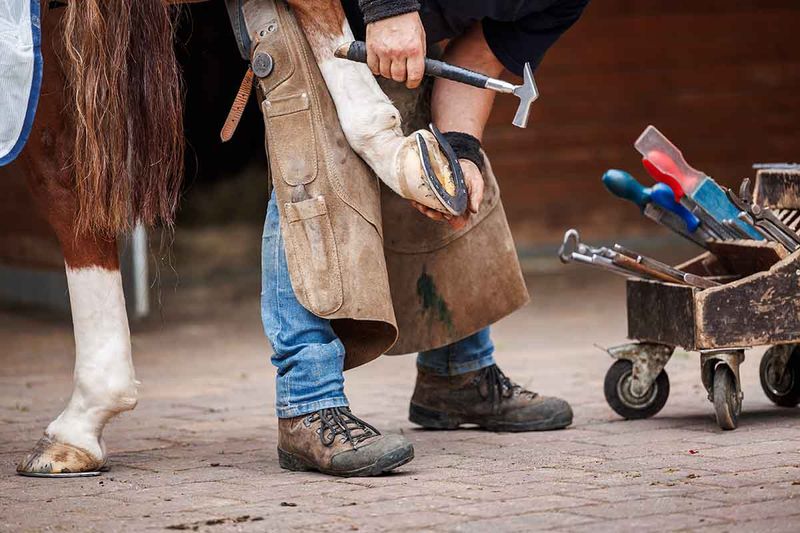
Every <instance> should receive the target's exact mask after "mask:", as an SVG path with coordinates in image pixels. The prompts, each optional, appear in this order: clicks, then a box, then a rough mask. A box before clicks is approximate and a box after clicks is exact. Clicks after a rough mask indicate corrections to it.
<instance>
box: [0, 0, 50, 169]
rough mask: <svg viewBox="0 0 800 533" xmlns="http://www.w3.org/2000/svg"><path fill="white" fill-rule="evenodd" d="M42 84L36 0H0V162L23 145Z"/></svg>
mask: <svg viewBox="0 0 800 533" xmlns="http://www.w3.org/2000/svg"><path fill="white" fill-rule="evenodd" d="M41 84H42V53H41V20H40V11H39V0H0V166H3V165H6V164H8V163H10V162H11V161H13V160H14V159H15V158H16V157H17V156H18V155H19V153H20V152H21V151H22V148H23V147H24V146H25V141H26V140H27V139H28V134H29V133H30V131H31V126H32V125H33V117H34V115H35V113H36V104H37V102H38V100H39V90H40V89H41Z"/></svg>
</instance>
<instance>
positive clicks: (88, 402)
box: [45, 266, 136, 460]
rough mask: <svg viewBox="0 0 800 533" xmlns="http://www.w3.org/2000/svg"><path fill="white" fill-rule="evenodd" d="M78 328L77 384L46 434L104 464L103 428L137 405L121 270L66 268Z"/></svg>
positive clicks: (74, 324) (76, 353)
mask: <svg viewBox="0 0 800 533" xmlns="http://www.w3.org/2000/svg"><path fill="white" fill-rule="evenodd" d="M67 282H68V285H69V295H70V306H71V308H72V321H73V326H74V328H75V375H74V379H75V386H74V389H73V392H72V397H71V398H70V400H69V403H68V404H67V407H66V408H65V409H64V411H63V412H62V413H61V414H60V415H59V416H58V418H56V419H55V420H54V421H53V422H52V423H51V424H50V425H49V426H48V427H47V431H46V432H45V433H46V435H47V436H48V437H49V438H50V439H51V440H53V441H56V442H60V443H65V444H69V445H72V446H75V447H77V448H80V449H82V450H85V451H86V452H88V453H89V454H90V455H92V456H93V457H94V458H96V459H99V460H105V457H106V453H105V446H104V444H103V438H102V434H103V427H104V426H105V424H106V422H108V420H109V419H110V418H111V417H113V416H114V415H116V414H118V413H121V412H123V411H127V410H130V409H133V408H134V407H135V406H136V380H135V376H134V370H133V361H132V359H131V340H130V331H129V329H128V316H127V314H126V311H125V296H124V295H123V292H122V277H121V276H120V272H119V270H106V269H104V268H100V267H88V268H78V269H72V268H69V266H68V267H67Z"/></svg>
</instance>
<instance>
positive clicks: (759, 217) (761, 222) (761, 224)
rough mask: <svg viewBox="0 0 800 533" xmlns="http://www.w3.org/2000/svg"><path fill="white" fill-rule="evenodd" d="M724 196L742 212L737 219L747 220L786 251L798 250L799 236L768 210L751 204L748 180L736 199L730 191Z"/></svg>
mask: <svg viewBox="0 0 800 533" xmlns="http://www.w3.org/2000/svg"><path fill="white" fill-rule="evenodd" d="M726 195H727V196H728V199H729V200H730V201H731V203H732V204H734V205H735V206H736V207H737V208H738V209H741V210H742V212H741V213H740V214H739V218H741V219H749V221H750V223H751V224H753V225H754V226H755V227H756V228H757V229H759V230H761V231H763V232H764V233H767V234H768V235H770V236H771V237H772V239H771V240H775V241H777V242H779V243H780V244H782V245H783V247H784V248H786V249H787V250H788V251H790V252H794V251H796V250H798V249H800V236H798V235H797V233H795V231H794V230H792V229H791V228H790V227H788V226H787V225H786V224H784V223H783V221H781V219H780V218H778V217H777V216H775V214H774V213H773V212H772V211H771V210H770V209H769V208H766V207H761V206H760V205H758V204H756V203H754V202H753V194H752V191H751V189H750V180H749V179H745V180H744V181H742V185H741V186H740V187H739V196H738V197H737V196H736V195H735V194H734V193H733V191H731V190H730V189H728V190H727V191H726ZM743 213H746V216H742V214H743Z"/></svg>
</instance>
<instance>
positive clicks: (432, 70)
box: [336, 41, 492, 89]
mask: <svg viewBox="0 0 800 533" xmlns="http://www.w3.org/2000/svg"><path fill="white" fill-rule="evenodd" d="M336 57H343V58H345V59H349V60H350V61H357V62H359V63H366V62H367V43H365V42H364V41H353V42H352V43H350V46H349V48H347V49H346V52H343V51H342V48H340V49H339V50H337V51H336ZM425 75H427V76H434V77H437V78H444V79H447V80H452V81H457V82H460V83H466V84H467V85H472V86H473V87H478V88H480V89H485V88H486V84H487V83H488V82H489V81H490V80H491V79H492V78H490V77H489V76H486V75H484V74H480V73H479V72H475V71H474V70H469V69H466V68H463V67H457V66H455V65H450V64H448V63H445V62H444V61H438V60H436V59H430V58H425Z"/></svg>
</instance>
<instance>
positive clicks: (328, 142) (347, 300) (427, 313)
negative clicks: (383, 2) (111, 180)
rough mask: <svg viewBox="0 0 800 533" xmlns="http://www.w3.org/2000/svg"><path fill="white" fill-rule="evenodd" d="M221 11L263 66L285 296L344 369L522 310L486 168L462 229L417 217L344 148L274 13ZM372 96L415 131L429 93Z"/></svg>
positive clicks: (306, 55)
mask: <svg viewBox="0 0 800 533" xmlns="http://www.w3.org/2000/svg"><path fill="white" fill-rule="evenodd" d="M228 1H229V12H230V13H231V19H232V21H233V26H234V30H235V31H236V32H237V34H238V35H237V40H238V42H239V45H240V49H241V51H242V52H243V54H248V57H247V59H251V58H252V57H255V55H257V54H261V53H267V54H269V56H271V58H272V60H273V66H272V69H271V72H270V73H269V74H268V75H266V76H264V77H261V78H259V79H258V89H259V98H260V99H261V110H262V112H263V115H264V123H265V126H266V148H267V152H268V157H269V161H270V170H271V177H272V186H273V187H274V189H275V194H276V196H277V203H278V209H279V211H280V215H281V231H282V233H283V236H284V242H285V248H286V258H287V261H288V265H289V272H290V276H291V282H292V286H293V287H294V291H295V294H296V296H297V298H298V300H299V301H300V303H301V304H302V305H303V306H304V307H305V308H306V309H308V310H309V311H311V312H312V313H314V314H315V315H317V316H320V317H323V318H326V319H329V320H331V324H332V326H333V329H334V331H335V332H336V333H337V335H339V337H340V338H341V340H342V342H343V344H344V346H345V349H346V359H345V368H353V367H356V366H359V365H361V364H364V363H366V362H369V361H371V360H372V359H374V358H376V357H378V356H379V355H381V354H383V353H386V352H389V351H390V352H391V353H394V354H401V353H409V352H414V351H419V350H426V349H432V348H437V347H440V346H444V345H446V344H449V343H451V342H454V341H456V340H459V339H462V338H464V337H466V336H468V335H470V334H472V333H474V332H476V331H478V330H480V329H481V328H484V327H486V326H488V325H490V324H492V323H494V322H496V321H497V320H499V319H500V318H502V317H504V316H506V315H508V314H509V313H511V312H513V311H515V310H516V309H518V308H520V307H521V306H523V305H525V304H526V303H527V301H528V292H527V289H526V288H525V283H524V281H523V278H522V274H521V270H520V266H519V262H518V259H517V255H516V251H515V248H514V243H513V240H512V238H511V233H510V231H509V228H508V224H507V222H506V217H505V212H504V211H503V206H502V203H501V201H500V193H499V189H498V186H497V181H496V179H495V176H494V174H493V173H492V170H491V166H490V165H488V164H487V166H486V169H487V170H486V173H485V174H486V175H485V180H486V193H485V198H484V200H483V204H482V205H481V209H480V212H479V214H478V215H476V216H472V217H470V221H469V223H468V224H467V226H466V227H465V228H463V229H461V230H458V231H454V230H452V229H451V228H450V227H449V226H448V225H446V224H442V223H437V222H434V221H431V220H429V219H427V218H426V217H423V216H422V215H420V214H419V213H418V212H417V211H415V210H414V209H413V208H412V207H411V205H410V204H409V202H408V201H407V200H404V199H403V198H401V197H399V196H397V195H396V194H394V193H393V192H391V191H390V190H389V189H388V188H387V187H385V186H383V185H382V184H381V183H380V181H379V180H378V179H377V178H376V177H375V175H374V174H373V172H372V171H371V169H370V168H369V167H368V166H367V165H366V164H365V163H364V161H363V160H361V158H360V157H358V155H356V153H355V152H354V151H353V150H352V149H351V148H350V146H349V145H348V143H347V140H346V139H345V136H344V134H343V133H342V129H341V127H340V125H339V120H338V117H337V114H336V108H335V107H334V103H333V101H332V99H331V97H330V95H329V93H328V90H327V87H326V85H325V82H324V80H323V78H322V75H321V74H320V71H319V69H318V67H317V64H316V62H315V60H314V56H313V55H312V52H311V49H310V47H309V45H308V43H307V41H306V39H305V37H304V35H303V33H302V30H301V29H300V27H299V26H298V24H297V22H296V20H295V18H294V16H293V15H292V12H291V10H290V9H289V8H288V6H287V5H286V4H285V2H283V1H282V0H228ZM342 61H344V60H342ZM383 85H384V89H385V90H387V93H389V96H390V98H392V99H393V101H394V103H395V105H397V106H398V108H399V109H400V111H401V113H402V114H403V115H404V121H405V123H404V127H406V128H414V129H416V128H419V127H420V126H422V125H424V124H425V123H426V120H427V119H428V116H429V113H428V110H429V105H428V104H429V100H430V92H429V91H409V90H407V89H405V88H404V87H402V86H401V85H400V84H395V83H390V84H387V83H384V84H383ZM409 131H411V129H409ZM383 220H387V221H391V223H390V224H386V225H384V224H383V222H382V221H383Z"/></svg>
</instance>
